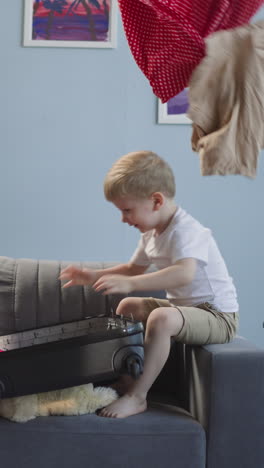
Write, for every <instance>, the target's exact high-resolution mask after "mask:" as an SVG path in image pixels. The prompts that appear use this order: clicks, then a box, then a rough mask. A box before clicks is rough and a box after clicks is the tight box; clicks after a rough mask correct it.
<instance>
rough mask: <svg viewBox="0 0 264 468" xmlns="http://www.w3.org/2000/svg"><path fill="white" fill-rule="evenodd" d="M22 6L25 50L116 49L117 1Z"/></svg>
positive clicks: (59, 0) (46, 0)
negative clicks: (38, 48)
mask: <svg viewBox="0 0 264 468" xmlns="http://www.w3.org/2000/svg"><path fill="white" fill-rule="evenodd" d="M24 2H25V8H24V41H23V45H24V46H29V47H81V48H86V47H93V48H94V47H95V48H97V47H103V48H105V47H109V48H113V47H116V28H117V0H24Z"/></svg>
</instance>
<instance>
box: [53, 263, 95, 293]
mask: <svg viewBox="0 0 264 468" xmlns="http://www.w3.org/2000/svg"><path fill="white" fill-rule="evenodd" d="M59 279H60V280H68V282H67V283H65V284H64V285H63V286H62V287H63V288H69V287H70V286H76V285H85V284H93V283H94V281H95V280H96V271H93V270H88V269H86V268H83V269H82V268H77V267H75V266H73V265H70V266H68V267H67V268H64V270H62V271H61V274H60V276H59Z"/></svg>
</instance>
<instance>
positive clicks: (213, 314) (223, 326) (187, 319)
mask: <svg viewBox="0 0 264 468" xmlns="http://www.w3.org/2000/svg"><path fill="white" fill-rule="evenodd" d="M144 303H145V307H146V318H147V317H148V315H149V314H150V312H151V311H152V310H154V309H157V308H158V307H171V308H175V309H177V310H178V311H179V312H180V313H181V315H182V317H183V321H184V324H183V327H182V329H181V331H180V333H179V334H178V335H177V336H174V337H173V338H174V339H175V340H176V341H179V342H181V343H186V344H193V345H196V344H197V345H202V344H209V343H228V342H229V341H231V340H232V339H233V338H234V336H235V334H236V331H237V329H238V324H239V314H238V312H235V313H227V312H219V311H218V310H216V309H215V308H214V307H213V306H212V305H211V304H210V303H208V302H205V303H203V304H199V305H197V306H195V307H182V306H174V305H172V304H171V303H170V302H169V301H168V300H166V299H156V298H154V297H147V298H145V299H144Z"/></svg>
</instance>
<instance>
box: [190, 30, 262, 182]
mask: <svg viewBox="0 0 264 468" xmlns="http://www.w3.org/2000/svg"><path fill="white" fill-rule="evenodd" d="M263 57H264V21H259V22H257V23H256V24H251V25H248V26H244V27H240V28H236V29H231V30H228V31H218V32H217V33H214V34H212V35H211V36H210V37H208V38H207V40H206V57H205V58H204V59H203V60H202V61H201V63H200V64H199V65H198V66H197V68H196V69H195V70H194V72H193V74H192V78H191V80H190V87H189V102H190V106H189V109H188V116H189V117H190V118H191V119H192V121H193V134H192V148H193V150H194V151H198V152H199V155H200V167H201V174H202V175H213V174H219V175H227V174H242V175H245V176H248V177H255V175H256V168H257V161H258V156H259V152H260V149H261V148H263V147H264V59H263Z"/></svg>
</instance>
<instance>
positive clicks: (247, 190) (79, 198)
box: [0, 0, 264, 345]
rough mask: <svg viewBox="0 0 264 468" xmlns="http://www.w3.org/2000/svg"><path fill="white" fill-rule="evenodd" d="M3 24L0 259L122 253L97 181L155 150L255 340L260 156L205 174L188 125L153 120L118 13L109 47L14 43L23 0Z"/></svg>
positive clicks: (262, 189) (259, 331)
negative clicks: (138, 153) (241, 172)
mask: <svg viewBox="0 0 264 468" xmlns="http://www.w3.org/2000/svg"><path fill="white" fill-rule="evenodd" d="M263 16H264V15H263V14H262V17H263ZM260 17H261V14H260ZM0 22H1V26H0V31H1V37H2V40H1V42H0V59H1V88H0V129H1V137H0V145H1V146H0V148H1V171H0V197H1V201H2V203H1V231H0V246H1V252H0V253H1V255H6V256H12V257H30V258H42V259H63V260H69V261H74V260H87V261H88V260H92V261H96V260H117V261H122V262H123V261H126V260H127V259H128V258H129V256H130V255H131V253H132V252H133V250H134V247H135V245H136V242H137V240H138V233H137V232H136V231H135V230H133V228H129V227H128V226H126V225H124V224H121V223H120V214H119V213H118V212H117V210H116V209H115V208H114V207H113V206H112V205H111V204H109V203H108V202H106V201H105V200H104V197H103V191H102V182H103V178H104V176H105V174H106V172H107V170H108V169H109V168H110V166H111V165H112V163H113V162H114V161H115V160H116V159H117V158H118V157H119V156H121V155H122V154H124V153H126V152H128V151H133V150H138V149H152V150H154V151H156V152H158V153H159V154H160V155H162V156H163V157H164V158H165V159H167V161H168V162H169V163H170V165H171V166H172V168H173V169H174V172H175V175H176V180H177V201H178V203H180V204H181V205H182V206H183V207H184V208H185V209H187V210H188V211H190V212H191V213H192V214H193V215H194V216H195V217H197V218H198V219H199V220H200V221H201V222H202V223H204V224H205V225H207V226H209V227H211V228H212V230H213V232H214V235H215V238H216V239H217V241H218V244H219V246H220V248H221V250H222V253H223V255H224V257H225V259H226V262H227V265H228V268H229V271H230V273H231V275H232V276H233V277H234V280H235V284H236V286H237V289H238V294H239V301H240V305H241V326H240V334H241V335H244V336H246V337H248V338H249V339H251V340H253V341H254V342H255V343H257V344H258V345H263V344H264V340H263V336H264V330H263V328H262V322H263V321H264V307H263V302H264V301H263V290H264V270H263V264H264V254H263V231H264V220H263V202H264V165H263V154H261V157H260V161H259V166H258V174H257V177H256V179H255V180H249V179H246V178H245V177H242V176H227V177H217V176H213V177H202V176H201V175H200V170H199V157H198V156H197V154H196V153H193V152H192V151H191V148H190V135H191V129H190V127H189V126H174V125H157V124H156V107H157V102H156V98H155V97H154V95H153V94H152V91H151V88H150V86H149V84H148V81H147V80H146V78H145V77H144V75H143V74H142V73H141V71H140V70H139V69H138V67H137V65H136V64H135V62H134V60H133V58H132V56H131V54H130V52H129V49H128V46H127V43H126V39H125V37H124V34H123V31H122V25H121V21H120V18H119V21H118V46H117V48H116V49H110V50H108V49H102V50H96V49H69V48H68V49H67V48H66V49H59V48H24V47H21V41H22V24H23V2H22V1H21V0H12V1H6V2H3V5H2V8H1V19H0Z"/></svg>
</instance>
